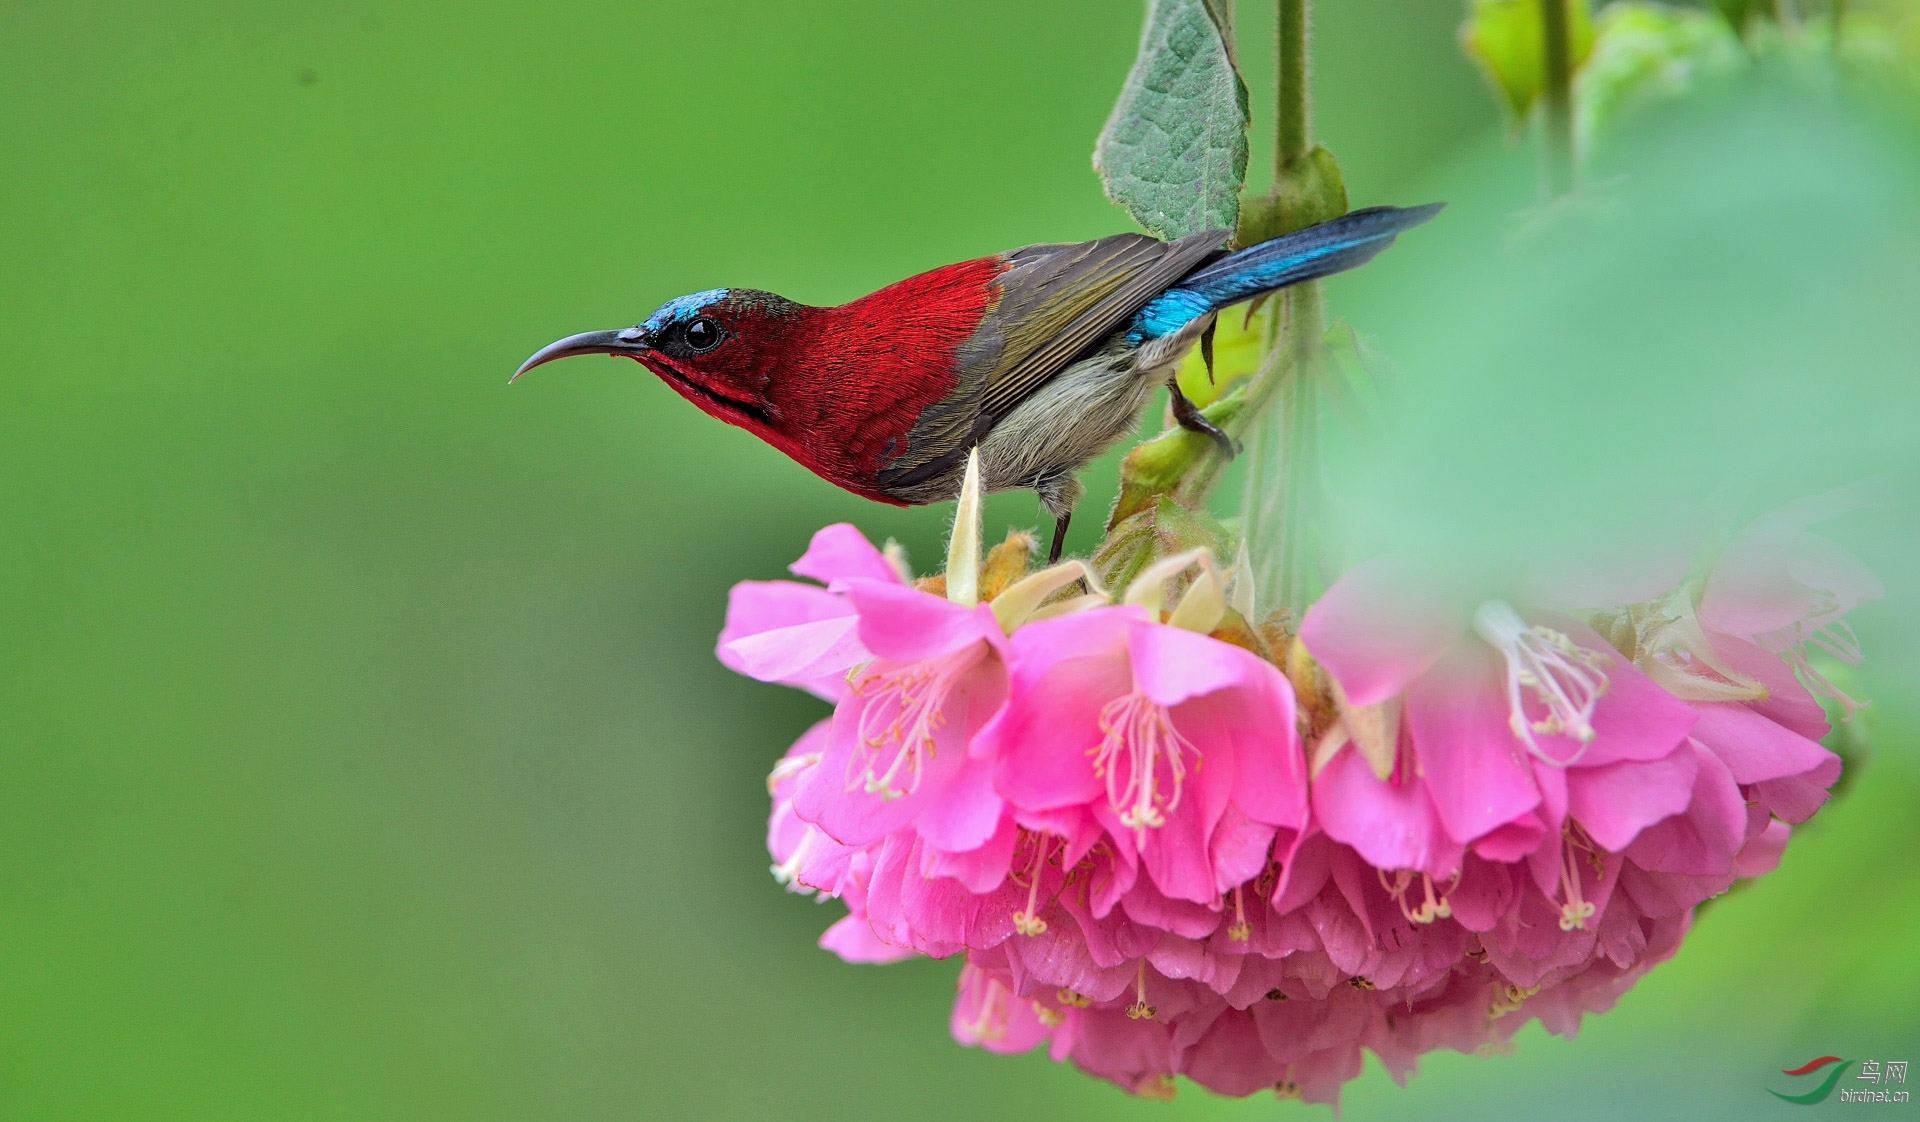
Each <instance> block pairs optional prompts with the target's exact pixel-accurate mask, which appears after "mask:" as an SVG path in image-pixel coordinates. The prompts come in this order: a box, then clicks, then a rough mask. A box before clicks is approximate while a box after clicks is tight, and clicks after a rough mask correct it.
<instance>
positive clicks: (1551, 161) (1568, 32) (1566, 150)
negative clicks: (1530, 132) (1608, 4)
mask: <svg viewBox="0 0 1920 1122" xmlns="http://www.w3.org/2000/svg"><path fill="white" fill-rule="evenodd" d="M1569 2H1570V0H1540V26H1541V30H1542V32H1543V34H1542V38H1543V39H1544V40H1545V42H1544V43H1543V44H1542V48H1543V55H1544V59H1545V62H1546V79H1547V88H1546V94H1545V98H1544V100H1545V102H1546V106H1545V109H1546V122H1545V124H1546V188H1547V195H1548V197H1549V198H1557V197H1559V196H1561V195H1564V194H1566V193H1567V192H1568V191H1571V190H1573V182H1574V152H1573V26H1572V19H1571V17H1570V16H1569V15H1568V13H1567V4H1568V3H1569Z"/></svg>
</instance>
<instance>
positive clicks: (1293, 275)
mask: <svg viewBox="0 0 1920 1122" xmlns="http://www.w3.org/2000/svg"><path fill="white" fill-rule="evenodd" d="M1445 205H1446V204H1445V203H1430V204H1428V205H1426V206H1417V207H1408V208H1404V209H1403V208H1400V207H1391V206H1376V207H1368V208H1367V209H1365V210H1356V211H1354V212H1353V213H1351V214H1344V215H1341V216H1340V217H1339V218H1335V219H1333V220H1332V221H1330V222H1322V223H1320V224H1319V225H1318V226H1309V227H1308V228H1306V229H1305V230H1300V231H1296V232H1295V233H1291V234H1287V235H1285V236H1284V237H1278V238H1275V239H1273V240H1272V241H1268V242H1261V243H1260V244H1259V245H1254V246H1248V247H1247V248H1245V249H1243V250H1241V251H1239V252H1238V253H1231V254H1228V255H1227V256H1225V257H1223V258H1221V259H1220V260H1218V261H1215V262H1213V263H1212V264H1211V265H1207V266H1204V267H1202V268H1200V269H1197V270H1195V271H1194V272H1191V273H1189V274H1187V275H1186V276H1185V277H1183V278H1181V280H1180V283H1179V284H1177V285H1175V286H1174V287H1172V288H1170V289H1168V290H1167V291H1166V292H1163V293H1161V294H1160V295H1159V296H1156V297H1154V298H1153V300H1152V301H1150V302H1149V303H1148V304H1147V306H1146V307H1144V308H1141V309H1140V311H1139V312H1138V313H1137V314H1136V315H1135V316H1134V317H1133V323H1132V325H1131V326H1130V327H1129V328H1128V329H1127V340H1128V342H1130V343H1133V344H1134V345H1136V346H1137V345H1139V344H1141V343H1144V342H1146V341H1147V340H1149V339H1159V338H1161V337H1163V336H1167V335H1172V334H1173V333H1174V332H1176V331H1179V330H1180V329H1181V328H1183V327H1185V326H1187V325H1188V324H1190V323H1192V322H1193V321H1195V320H1197V319H1199V318H1200V317H1201V316H1204V315H1208V314H1210V313H1213V312H1217V311H1220V310H1221V309H1223V308H1229V307H1232V306H1233V305H1235V304H1238V303H1241V302H1242V301H1245V300H1251V299H1253V298H1254V297H1256V296H1259V295H1261V294H1263V293H1267V292H1272V291H1274V290H1275V289H1280V288H1285V287H1287V286H1288V285H1290V284H1299V283H1301V282H1302V281H1310V280H1318V279H1319V278H1321V277H1326V276H1332V275H1333V274H1334V273H1340V272H1345V271H1346V270H1348V269H1351V268H1354V267H1355V266H1358V265H1364V264H1366V263H1367V262H1368V261H1369V260H1371V259H1372V258H1373V255H1374V254H1376V253H1379V252H1380V251H1381V250H1383V249H1385V248H1387V247H1388V246H1389V245H1392V244H1393V238H1394V235H1396V234H1398V233H1400V232H1401V231H1402V230H1409V229H1412V228H1413V227H1415V226H1418V225H1420V224H1421V223H1422V222H1425V221H1426V220H1427V219H1429V218H1432V217H1433V216H1434V215H1435V214H1438V213H1439V212H1440V208H1441V207H1443V206H1445Z"/></svg>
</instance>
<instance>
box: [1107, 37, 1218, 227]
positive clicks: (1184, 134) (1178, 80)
mask: <svg viewBox="0 0 1920 1122" xmlns="http://www.w3.org/2000/svg"><path fill="white" fill-rule="evenodd" d="M1093 166H1094V170H1095V171H1097V172H1099V173H1100V180H1101V182H1102V184H1103V185H1104V186H1105V187H1106V192H1107V197H1108V198H1110V199H1112V200H1113V201H1114V202H1116V203H1118V204H1120V206H1122V207H1124V208H1125V209H1126V211H1127V213H1128V214H1130V215H1132V216H1133V219H1134V221H1136V222H1138V223H1140V225H1142V226H1144V227H1146V228H1147V229H1148V230H1150V231H1152V232H1153V233H1154V234H1156V235H1158V236H1160V237H1163V238H1169V239H1171V238H1179V237H1185V236H1186V235H1188V234H1196V233H1199V232H1201V231H1202V230H1213V229H1232V228H1233V226H1234V225H1235V223H1236V222H1237V220H1238V219H1239V215H1240V188H1241V186H1242V185H1243V184H1244V183H1245V182H1246V178H1247V87H1246V83H1244V82H1242V81H1241V80H1240V69H1239V66H1238V64H1237V63H1236V61H1235V59H1234V54H1233V21H1232V16H1231V13H1230V11H1229V9H1228V8H1227V7H1226V5H1225V2H1224V0H1149V3H1148V5H1147V27H1146V31H1145V32H1144V33H1143V34H1142V35H1141V38H1140V54H1139V57H1137V58H1136V59H1134V62H1133V70H1132V72H1131V73H1129V74H1128V75H1127V84H1126V87H1125V88H1124V89H1122V90H1121V91H1120V101H1119V104H1117V105H1115V106H1114V107H1113V115H1112V116H1111V117H1109V118H1107V126H1106V128H1104V129H1102V130H1101V131H1100V140H1099V141H1098V143H1097V144H1095V146H1094V150H1093Z"/></svg>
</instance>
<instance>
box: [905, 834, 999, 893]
mask: <svg viewBox="0 0 1920 1122" xmlns="http://www.w3.org/2000/svg"><path fill="white" fill-rule="evenodd" d="M1019 840H1020V828H1019V827H1018V826H1016V825H1014V822H1013V819H1012V818H1002V819H1001V820H1000V825H999V828H998V829H996V830H995V831H994V834H993V836H992V837H990V838H988V839H987V841H986V844H984V845H980V846H977V847H975V848H973V849H969V850H965V851H962V852H958V853H949V852H947V851H945V850H941V849H936V848H932V845H931V843H929V845H928V846H925V847H923V848H922V856H923V860H922V862H921V869H920V871H921V874H922V875H923V876H926V877H930V878H931V877H951V878H952V879H954V880H957V881H959V882H960V883H961V884H962V885H964V886H965V887H966V889H967V891H968V892H973V893H979V894H985V893H988V892H992V891H994V890H995V889H997V888H999V887H1000V886H1001V885H1002V884H1004V883H1005V882H1006V879H1007V873H1008V872H1009V871H1010V869H1011V866H1012V862H1013V850H1014V846H1015V845H1016V844H1017V843H1018V842H1019Z"/></svg>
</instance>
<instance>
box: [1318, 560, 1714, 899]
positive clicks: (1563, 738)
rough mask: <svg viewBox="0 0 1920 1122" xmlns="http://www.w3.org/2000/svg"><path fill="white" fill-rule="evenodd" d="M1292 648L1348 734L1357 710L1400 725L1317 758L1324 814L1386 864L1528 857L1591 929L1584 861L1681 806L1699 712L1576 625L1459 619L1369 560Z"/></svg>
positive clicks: (1515, 616) (1492, 613)
mask: <svg viewBox="0 0 1920 1122" xmlns="http://www.w3.org/2000/svg"><path fill="white" fill-rule="evenodd" d="M1300 639H1301V641H1302V643H1303V644H1304V645H1305V646H1306V648H1307V650H1308V652H1309V653H1311V654H1312V655H1313V656H1314V658H1315V659H1317V660H1318V661H1319V663H1320V665H1321V666H1322V667H1324V668H1325V669H1326V671H1327V672H1328V673H1329V674H1330V675H1331V676H1332V678H1333V680H1334V682H1335V683H1336V685H1337V686H1338V688H1339V695H1340V698H1341V702H1340V709H1341V711H1342V720H1343V722H1345V724H1344V725H1343V726H1337V727H1338V728H1351V726H1352V724H1353V723H1354V718H1353V717H1352V716H1351V714H1352V713H1353V712H1354V711H1355V710H1360V711H1361V712H1362V713H1364V712H1366V711H1367V710H1370V709H1371V710H1377V709H1379V708H1381V707H1385V708H1386V709H1387V711H1388V712H1389V713H1390V714H1391V715H1392V716H1393V718H1394V719H1395V722H1394V723H1395V727H1394V729H1393V732H1392V734H1391V735H1390V736H1388V737H1387V738H1385V741H1384V747H1385V749H1386V751H1385V754H1380V753H1379V752H1378V751H1377V750H1376V752H1375V754H1373V755H1372V756H1367V755H1363V752H1362V750H1361V747H1362V746H1361V745H1359V743H1358V742H1355V747H1354V749H1353V750H1345V751H1343V750H1342V747H1343V743H1344V741H1346V740H1352V736H1351V734H1350V733H1349V734H1348V735H1347V736H1346V737H1344V738H1343V737H1341V736H1339V735H1335V736H1333V737H1330V738H1329V740H1330V741H1331V742H1332V750H1331V752H1328V751H1326V750H1325V748H1326V744H1327V742H1326V741H1323V745H1322V748H1321V750H1320V751H1317V752H1316V756H1315V764H1316V766H1317V767H1318V768H1319V769H1320V770H1319V774H1317V775H1316V776H1315V780H1314V788H1313V810H1314V817H1315V820H1316V821H1317V822H1318V823H1319V824H1320V825H1321V827H1322V828H1323V829H1324V830H1326V832H1327V833H1328V835H1329V836H1331V837H1333V838H1334V839H1336V840H1338V841H1342V842H1345V843H1347V844H1348V845H1351V846H1353V847H1354V849H1355V850H1356V851H1358V852H1359V854H1360V855H1361V856H1362V857H1364V858H1365V859H1366V860H1367V861H1368V862H1369V863H1370V864H1372V865H1374V866H1376V867H1378V868H1381V869H1385V870H1408V871H1411V872H1412V873H1416V874H1418V875H1420V876H1422V877H1425V878H1428V879H1431V880H1451V879H1453V878H1455V877H1456V876H1458V874H1459V871H1460V869H1461V861H1462V857H1463V855H1464V854H1465V853H1466V852H1467V851H1468V849H1471V850H1472V851H1473V852H1474V853H1475V854H1477V855H1479V856H1480V857H1482V858H1485V859H1487V860H1490V861H1514V860H1518V859H1520V858H1523V857H1526V858H1529V859H1530V860H1531V862H1532V867H1533V868H1534V869H1535V870H1536V873H1537V874H1538V875H1539V876H1540V878H1541V879H1542V881H1543V882H1545V883H1550V884H1552V885H1553V886H1554V887H1553V893H1554V894H1555V895H1557V896H1558V898H1559V902H1560V916H1559V923H1560V925H1561V926H1563V927H1565V928H1567V929H1569V930H1571V929H1576V928H1579V929H1584V928H1585V926H1586V925H1587V923H1588V922H1589V921H1590V920H1591V919H1592V918H1593V916H1594V915H1595V914H1596V905H1595V903H1594V901H1593V900H1591V899H1588V898H1587V892H1588V887H1587V885H1586V882H1585V879H1584V878H1583V877H1582V876H1581V875H1579V873H1578V868H1579V866H1578V863H1577V861H1576V859H1575V855H1574V851H1575V850H1576V849H1578V848H1580V847H1581V846H1585V845H1589V844H1590V843H1591V842H1594V841H1599V842H1600V844H1601V845H1602V847H1603V848H1608V849H1611V850H1617V849H1619V848H1621V847H1624V846H1625V845H1626V844H1627V843H1628V842H1630V841H1631V840H1632V839H1633V838H1634V837H1635V836H1636V835H1637V834H1638V833H1639V832H1640V831H1641V830H1642V829H1644V828H1646V827H1648V826H1651V825H1653V824H1654V823H1655V822H1658V821H1660V820H1661V819H1663V818H1667V817H1670V816H1672V815H1674V814H1677V813H1679V812H1680V811H1682V810H1683V809H1685V808H1686V807H1687V806H1688V805H1689V800H1690V792H1691V790H1692V785H1693V782H1694V778H1695V775H1696V771H1697V768H1696V767H1694V765H1693V757H1692V755H1691V754H1690V753H1689V752H1688V751H1687V750H1686V749H1685V748H1683V743H1684V741H1685V738H1686V736H1687V733H1688V731H1689V730H1690V729H1691V727H1692V726H1693V723H1694V720H1695V717H1694V714H1693V711H1692V710H1691V709H1690V708H1689V707H1688V706H1687V705H1686V704H1685V703H1683V702H1681V701H1679V700H1678V699H1676V698H1674V697H1673V696H1671V695H1670V694H1668V693H1666V692H1665V691H1663V690H1661V689H1660V688H1659V687H1658V686H1656V685H1655V684H1654V683H1653V682H1652V681H1650V680H1648V678H1647V677H1646V676H1645V675H1644V674H1642V673H1641V672H1640V671H1639V670H1637V669H1636V668H1635V667H1634V666H1633V665H1632V664H1631V663H1629V662H1628V661H1627V660H1626V659H1625V658H1623V657H1622V656H1621V655H1620V654H1619V653H1618V652H1617V651H1615V650H1614V649H1613V648H1612V647H1611V646H1609V645H1608V644H1607V643H1606V642H1605V641H1604V640H1602V639H1601V638H1600V637H1599V636H1598V635H1596V634H1594V633H1593V631H1592V630H1591V629H1590V628H1588V627H1587V626H1585V625H1584V624H1581V623H1579V622H1578V621H1576V620H1573V619H1571V618H1569V617H1564V616H1556V615H1552V614H1548V613H1537V612H1536V613H1530V614H1529V615H1528V616H1522V615H1521V614H1520V612H1519V611H1517V610H1516V609H1514V608H1513V607H1511V606H1510V605H1508V604H1506V603H1505V602H1503V601H1498V600H1490V601H1486V602H1483V603H1482V604H1481V605H1480V606H1479V607H1478V608H1476V609H1474V610H1473V612H1472V613H1471V614H1469V613H1468V612H1466V611H1465V610H1459V609H1450V608H1449V607H1448V606H1447V602H1446V600H1445V598H1444V597H1443V596H1441V595H1440V594H1439V593H1437V592H1436V591H1435V590H1434V588H1433V586H1432V584H1431V583H1430V582H1424V581H1422V580H1421V578H1420V577H1419V575H1418V574H1417V573H1416V572H1413V571H1411V570H1410V569H1409V568H1408V567H1406V566H1404V565H1400V564H1397V563H1394V562H1391V561H1376V562H1370V563H1368V564H1366V565H1362V566H1360V567H1359V568H1357V569H1354V570H1352V571H1351V572H1349V573H1347V574H1346V575H1345V576H1343V577H1341V578H1340V580H1338V581H1336V582H1335V583H1334V585H1333V587H1332V588H1330V589H1329V590H1328V591H1327V593H1326V595H1325V596H1323V597H1322V598H1321V599H1320V601H1319V602H1318V603H1316V604H1315V605H1314V606H1313V608H1312V609H1310V610H1309V611H1308V612H1307V614H1306V617H1305V619H1304V620H1302V622H1301V628H1300ZM1570 805H1571V806H1573V807H1574V808H1576V812H1575V813H1573V814H1571V815H1570V814H1569V807H1570ZM1427 892H1428V895H1429V896H1431V890H1430V889H1428V890H1427ZM1434 899H1435V903H1434V905H1432V907H1433V908H1434V909H1435V910H1437V909H1438V908H1440V907H1443V906H1444V901H1443V900H1441V899H1439V898H1438V897H1435V898H1434ZM1421 907H1427V905H1426V904H1425V903H1424V901H1423V902H1422V904H1421Z"/></svg>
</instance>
